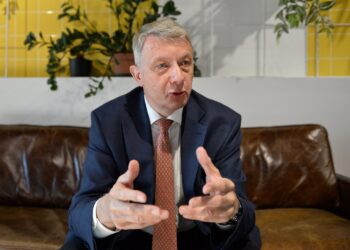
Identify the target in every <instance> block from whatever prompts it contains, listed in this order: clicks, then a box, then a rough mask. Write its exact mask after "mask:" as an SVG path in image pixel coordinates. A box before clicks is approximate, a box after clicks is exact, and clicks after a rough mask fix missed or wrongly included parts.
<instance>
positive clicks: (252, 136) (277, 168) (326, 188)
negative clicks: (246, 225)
mask: <svg viewBox="0 0 350 250" xmlns="http://www.w3.org/2000/svg"><path fill="white" fill-rule="evenodd" d="M242 133H243V140H242V144H241V158H242V164H243V169H244V171H245V174H246V177H247V184H246V189H247V194H248V197H249V198H250V200H251V201H252V202H253V203H254V204H255V205H256V206H257V208H282V207H285V208H287V207H314V208H326V209H332V208H335V207H336V206H337V205H338V202H339V197H338V192H337V183H336V175H335V171H334V166H333V161H332V156H331V150H330V145H329V142H328V136H327V131H326V129H325V128H324V127H322V126H319V125H295V126H279V127H260V128H244V129H242Z"/></svg>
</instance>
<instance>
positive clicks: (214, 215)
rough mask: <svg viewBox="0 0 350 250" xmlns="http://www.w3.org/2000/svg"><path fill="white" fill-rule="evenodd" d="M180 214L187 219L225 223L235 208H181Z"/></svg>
mask: <svg viewBox="0 0 350 250" xmlns="http://www.w3.org/2000/svg"><path fill="white" fill-rule="evenodd" d="M179 213H180V214H181V215H182V216H183V217H184V218H186V219H189V220H198V221H203V222H212V223H223V222H226V221H227V220H228V219H229V218H230V216H231V215H232V214H233V213H234V208H233V207H232V208H229V209H228V208H211V207H205V206H203V207H195V208H192V207H189V206H181V207H180V208H179Z"/></svg>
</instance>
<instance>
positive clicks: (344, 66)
mask: <svg viewBox="0 0 350 250" xmlns="http://www.w3.org/2000/svg"><path fill="white" fill-rule="evenodd" d="M332 73H333V75H334V76H346V75H347V76H350V60H349V59H339V60H334V61H333V72H332Z"/></svg>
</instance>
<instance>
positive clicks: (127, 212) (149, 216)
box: [96, 160, 169, 230]
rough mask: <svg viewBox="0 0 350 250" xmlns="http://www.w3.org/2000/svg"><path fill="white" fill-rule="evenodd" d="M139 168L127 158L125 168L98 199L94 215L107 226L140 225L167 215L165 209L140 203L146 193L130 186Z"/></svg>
mask: <svg viewBox="0 0 350 250" xmlns="http://www.w3.org/2000/svg"><path fill="white" fill-rule="evenodd" d="M139 172H140V167H139V163H138V161H136V160H132V161H130V162H129V166H128V170H127V171H126V172H125V173H124V174H123V175H121V176H119V178H118V180H117V181H116V183H115V184H114V185H113V187H112V189H111V190H110V191H109V193H107V194H106V195H104V196H103V197H101V198H100V199H99V201H98V203H97V206H96V215H97V219H98V220H99V221H100V222H101V223H102V224H103V225H104V226H106V227H107V228H109V229H111V230H115V229H120V230H121V229H142V228H145V227H147V226H151V225H154V224H157V223H159V222H160V221H162V220H165V219H167V218H168V216H169V213H168V211H167V210H164V209H161V208H159V207H157V206H154V205H147V204H144V203H145V202H146V199H147V197H146V194H145V193H143V192H141V191H138V190H134V185H133V183H134V180H135V179H136V178H137V176H138V175H139Z"/></svg>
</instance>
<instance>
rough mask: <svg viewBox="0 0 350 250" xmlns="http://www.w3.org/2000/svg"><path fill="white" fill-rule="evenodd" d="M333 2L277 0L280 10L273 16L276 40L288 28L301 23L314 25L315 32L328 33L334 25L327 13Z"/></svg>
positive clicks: (287, 30)
mask: <svg viewBox="0 0 350 250" xmlns="http://www.w3.org/2000/svg"><path fill="white" fill-rule="evenodd" d="M335 4H336V1H335V0H331V1H321V0H279V6H280V10H279V11H278V12H277V14H276V16H275V18H276V19H277V20H278V22H277V24H276V25H275V33H276V37H277V40H279V39H280V37H281V36H282V34H283V33H288V32H289V29H290V28H298V27H300V26H301V25H305V26H308V25H314V26H315V29H316V33H321V32H326V33H327V34H328V35H330V34H331V33H332V30H333V28H334V25H333V23H332V20H331V19H330V17H329V16H328V15H327V13H328V11H329V10H330V9H331V8H332V7H333V6H334V5H335Z"/></svg>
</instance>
